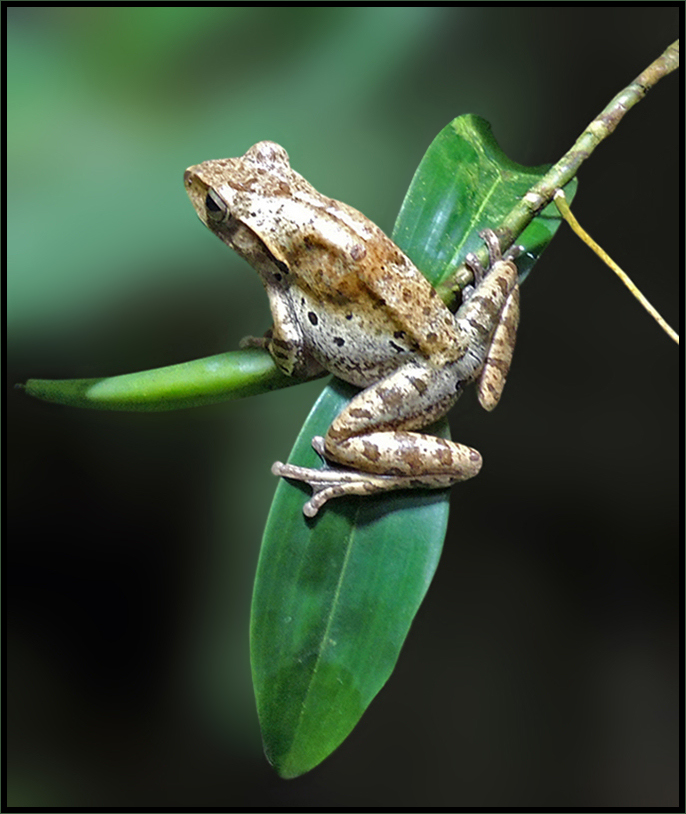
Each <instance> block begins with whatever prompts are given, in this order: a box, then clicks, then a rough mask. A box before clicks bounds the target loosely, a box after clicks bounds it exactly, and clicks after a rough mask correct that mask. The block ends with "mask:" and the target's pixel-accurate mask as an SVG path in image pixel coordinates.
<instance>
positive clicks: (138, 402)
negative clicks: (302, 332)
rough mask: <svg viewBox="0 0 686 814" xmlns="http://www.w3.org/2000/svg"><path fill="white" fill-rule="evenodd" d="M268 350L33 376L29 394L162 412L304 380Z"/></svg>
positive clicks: (81, 403)
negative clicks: (94, 373)
mask: <svg viewBox="0 0 686 814" xmlns="http://www.w3.org/2000/svg"><path fill="white" fill-rule="evenodd" d="M299 383H300V382H299V381H298V380H297V379H293V378H292V377H290V376H286V375H285V374H284V373H282V372H281V371H280V370H279V369H278V368H277V366H276V365H275V364H274V360H273V359H272V357H271V356H270V355H269V354H268V353H267V352H266V351H263V350H258V349H252V350H239V351H230V352H228V353H219V354H217V355H216V356H207V357H205V358H204V359H195V360H193V361H192V362H183V363H181V364H178V365H169V366H168V367H160V368H156V369H155V370H143V371H140V372H138V373H125V374H123V375H122V376H109V377H106V378H101V379H29V380H28V381H27V382H26V384H25V385H20V387H23V389H24V390H25V391H26V393H27V394H28V395H29V396H35V397H36V398H39V399H43V401H52V402H56V403H58V404H68V405H69V406H71V407H89V408H91V409H96V410H134V411H148V412H153V411H163V410H178V409H180V408H182V407H199V406H201V405H203V404H214V403H216V402H219V401H226V400H227V399H237V398H245V397H246V396H255V395H257V394H258V393H265V392H267V391H269V390H276V389H278V388H280V387H290V386H292V385H294V384H299Z"/></svg>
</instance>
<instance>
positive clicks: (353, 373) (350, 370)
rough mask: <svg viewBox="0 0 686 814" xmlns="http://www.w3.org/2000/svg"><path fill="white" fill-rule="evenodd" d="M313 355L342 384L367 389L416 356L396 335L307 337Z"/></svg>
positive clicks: (417, 353) (365, 334)
mask: <svg viewBox="0 0 686 814" xmlns="http://www.w3.org/2000/svg"><path fill="white" fill-rule="evenodd" d="M310 341H311V347H312V355H313V356H314V357H315V358H316V360H317V361H318V362H319V364H320V365H322V367H324V368H326V369H327V370H328V371H330V372H331V373H333V374H334V376H338V378H339V379H343V381H346V382H350V384H354V385H357V386H358V387H368V386H369V385H370V384H374V382H378V381H379V380H380V379H383V378H384V377H385V376H388V375H389V374H390V373H392V372H393V371H394V370H397V369H398V368H399V367H402V366H403V365H405V364H407V363H408V362H410V361H412V360H416V359H417V358H418V357H420V358H423V357H422V355H421V354H420V353H419V351H417V350H414V349H412V348H410V347H409V345H408V343H407V341H405V340H404V339H403V338H402V337H399V336H391V337H388V336H386V335H374V334H371V335H369V334H367V333H361V332H354V331H353V332H348V333H347V334H345V335H340V333H339V334H329V333H325V332H323V331H322V332H321V333H319V334H316V335H314V336H311V337H310Z"/></svg>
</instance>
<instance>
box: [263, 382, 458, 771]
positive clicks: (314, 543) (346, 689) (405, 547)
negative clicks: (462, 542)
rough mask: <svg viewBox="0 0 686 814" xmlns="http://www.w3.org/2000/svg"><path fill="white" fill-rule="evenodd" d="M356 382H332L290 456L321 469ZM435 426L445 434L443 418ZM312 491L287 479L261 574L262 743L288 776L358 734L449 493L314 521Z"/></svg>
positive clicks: (377, 501)
mask: <svg viewBox="0 0 686 814" xmlns="http://www.w3.org/2000/svg"><path fill="white" fill-rule="evenodd" d="M354 393H355V389H354V388H353V387H351V386H350V385H346V384H344V383H342V382H339V381H337V380H334V381H333V382H332V383H331V384H330V385H328V386H327V387H326V389H325V390H324V392H323V393H322V395H321V396H320V397H319V400H318V401H317V403H316V404H315V406H314V408H313V409H312V412H311V413H310V416H309V418H308V419H307V421H306V422H305V425H304V427H303V429H302V431H301V433H300V435H299V437H298V440H297V441H296V443H295V447H294V450H293V454H292V456H291V460H298V461H301V462H302V464H303V465H305V466H318V465H319V459H318V458H317V455H316V454H315V452H314V451H313V450H312V447H311V440H312V436H313V435H318V434H319V435H321V434H322V433H324V432H326V429H327V427H328V424H329V416H330V415H332V414H334V415H335V414H336V413H338V412H339V411H340V410H341V408H342V407H343V406H344V405H345V404H346V402H347V401H348V399H349V398H350V397H351V396H352V395H354ZM433 431H434V432H435V433H436V434H439V435H442V436H443V437H447V422H446V421H445V420H444V421H442V422H441V423H440V426H439V427H438V428H436V427H434V428H433ZM308 493H309V489H306V488H305V487H304V486H303V487H302V488H301V487H300V486H295V485H294V484H292V483H289V482H288V481H284V480H282V481H281V482H280V483H279V485H278V487H277V493H276V498H275V500H274V504H273V506H272V510H271V512H270V514H269V518H268V520H267V527H266V530H265V536H264V543H263V546H262V550H261V553H260V559H259V564H258V567H257V577H256V579H255V590H254V595H253V605H252V621H251V643H250V648H251V661H252V669H253V683H254V686H255V696H256V700H257V711H258V715H259V719H260V726H261V729H262V735H263V740H264V746H265V752H266V755H267V757H268V759H269V761H270V762H271V763H272V765H273V766H274V768H275V769H276V770H277V772H278V773H279V774H280V775H281V776H282V777H296V776H297V775H300V774H303V773H304V772H307V771H309V770H310V769H312V768H314V766H316V765H317V764H318V763H320V762H321V761H322V760H323V759H324V758H325V757H327V755H329V754H330V753H331V752H332V751H333V750H334V749H335V748H336V747H337V746H338V745H339V744H340V743H341V741H343V740H344V739H345V737H346V736H347V735H348V734H349V732H350V731H351V730H352V728H353V727H354V726H355V724H356V723H357V721H358V720H359V718H360V716H361V715H362V713H363V712H364V710H365V709H366V707H367V706H368V704H369V703H370V701H371V700H372V698H374V696H375V695H376V694H377V692H378V691H379V690H380V689H381V687H382V686H383V685H384V683H385V682H386V680H387V679H388V677H389V676H390V674H391V672H392V671H393V667H394V666H395V663H396V660H397V658H398V654H399V653H400V648H401V647H402V644H403V642H404V640H405V637H406V635H407V631H408V629H409V627H410V624H411V622H412V619H413V618H414V615H415V613H416V612H417V609H418V608H419V605H420V603H421V601H422V599H423V598H424V594H425V593H426V591H427V588H428V587H429V583H430V582H431V579H432V577H433V574H434V571H435V570H436V566H437V564H438V559H439V556H440V553H441V547H442V544H443V539H444V537H445V529H446V524H447V521H448V502H447V500H446V499H445V490H441V491H440V492H427V493H424V494H419V493H417V492H404V493H395V494H394V493H389V494H386V495H379V496H373V497H369V498H365V499H364V500H357V499H355V498H339V499H338V500H335V501H333V502H331V503H329V504H327V506H326V507H325V509H322V510H321V511H320V512H319V515H318V516H317V517H315V518H314V519H312V520H306V519H305V518H304V516H303V514H302V507H303V503H304V502H305V499H306V496H307V494H308Z"/></svg>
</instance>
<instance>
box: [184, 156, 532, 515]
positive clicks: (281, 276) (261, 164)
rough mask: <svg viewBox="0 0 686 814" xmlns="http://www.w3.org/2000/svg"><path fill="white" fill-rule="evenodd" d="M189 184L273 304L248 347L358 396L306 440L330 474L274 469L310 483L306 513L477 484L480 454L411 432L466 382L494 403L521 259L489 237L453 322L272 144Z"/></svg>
mask: <svg viewBox="0 0 686 814" xmlns="http://www.w3.org/2000/svg"><path fill="white" fill-rule="evenodd" d="M184 180H185V185H186V190H187V192H188V195H189V196H190V199H191V202H192V203H193V206H194V207H195V210H196V212H197V214H198V216H199V217H200V220H201V221H202V222H203V223H204V224H205V225H206V226H207V228H208V229H210V231H212V232H214V234H215V235H217V237H219V238H220V239H221V240H222V241H223V242H224V243H226V244H227V246H230V247H231V248H232V249H234V250H235V251H236V252H238V254H239V255H241V257H243V258H245V260H247V261H248V263H249V264H250V265H251V266H252V267H253V268H254V269H255V270H256V271H257V273H258V274H259V276H260V279H261V281H262V284H263V285H264V288H265V290H266V292H267V296H268V298H269V304H270V308H271V312H272V317H273V319H274V324H273V326H272V328H271V329H270V330H269V331H268V332H267V333H266V334H265V337H264V338H261V339H255V338H250V337H249V338H248V342H247V344H251V345H258V346H261V347H264V348H266V349H267V350H268V351H269V353H270V354H271V355H272V357H273V359H274V361H275V362H276V364H277V365H278V366H279V368H280V369H281V370H282V371H283V372H284V373H286V374H288V375H289V376H299V377H313V376H316V375H321V374H322V373H324V372H326V371H328V372H330V373H333V374H334V375H335V376H338V377H339V378H341V379H343V380H344V381H347V382H350V383H351V384H353V385H356V386H357V387H360V388H362V391H361V392H360V393H358V394H357V395H356V396H355V397H354V398H353V399H352V400H351V401H350V403H349V404H348V405H347V407H345V408H344V409H343V410H342V412H341V413H340V414H339V415H338V417H337V418H336V419H334V421H333V422H332V423H331V426H330V427H329V429H328V431H327V433H326V435H325V436H324V437H321V436H316V437H315V438H313V440H312V445H313V447H314V448H315V450H316V451H317V452H318V453H319V455H320V456H321V457H322V458H323V460H324V467H323V468H322V469H308V468H304V467H297V466H292V465H290V464H283V463H281V462H279V461H277V462H276V463H275V464H274V466H273V467H272V471H273V472H274V474H275V475H278V476H283V477H285V478H289V479H295V480H299V481H304V482H305V483H307V484H309V485H310V487H311V488H312V490H313V495H312V498H311V499H310V500H308V501H307V503H305V505H304V508H303V512H304V514H305V515H306V516H308V517H313V516H314V515H316V514H317V512H318V511H319V509H320V508H321V507H322V506H323V505H324V503H326V501H328V500H330V499H331V498H334V497H339V496H341V495H368V494H372V493H375V492H385V491H389V490H393V489H407V488H409V489H412V488H424V489H441V488H444V487H447V486H450V485H452V484H454V483H456V482H458V481H462V480H466V479H467V478H471V477H473V476H474V475H476V474H477V473H478V472H479V470H480V469H481V463H482V460H481V455H480V454H479V452H477V450H475V449H472V448H471V447H468V446H465V445H463V444H458V443H454V442H452V441H447V440H445V439H442V438H436V437H435V436H432V435H427V434H424V433H422V432H417V430H421V428H422V427H425V426H427V425H428V424H431V423H432V422H434V421H436V420H437V419H438V418H440V417H441V416H443V415H444V414H445V413H446V412H447V411H448V410H449V409H450V408H451V407H452V405H453V404H454V403H455V401H456V399H457V398H458V396H459V395H460V392H461V391H462V389H463V388H464V386H465V385H467V384H469V383H471V382H475V383H476V385H477V388H478V397H479V402H480V404H481V405H482V407H484V408H485V409H486V410H491V409H493V407H495V405H496V404H497V403H498V400H499V399H500V395H501V393H502V390H503V386H504V384H505V378H506V376H507V372H508V370H509V367H510V361H511V359H512V351H513V349H514V340H515V335H516V331H517V324H518V321H519V288H518V285H517V267H516V265H515V263H514V262H513V256H514V254H513V253H509V254H507V255H505V257H502V256H501V253H500V244H499V242H498V238H497V236H496V235H495V233H494V232H492V231H485V232H483V233H482V237H483V238H484V240H485V241H486V243H487V246H488V249H489V257H490V263H489V268H488V269H487V270H485V269H483V268H482V267H481V266H480V264H479V263H478V261H477V260H476V257H475V256H473V255H472V256H470V257H469V258H468V263H469V265H470V268H471V269H472V271H473V273H474V278H475V279H474V285H473V286H471V287H469V289H470V290H465V291H464V292H463V301H462V304H461V306H460V308H459V309H458V311H457V312H456V313H455V314H453V313H452V312H451V311H450V310H449V309H448V308H447V307H446V306H445V305H444V304H443V302H442V301H441V299H440V297H438V295H437V294H436V291H435V289H434V288H433V287H432V286H431V284H430V283H429V282H428V280H427V279H426V278H425V277H424V276H423V275H422V273H421V272H420V271H419V270H418V269H417V268H416V267H415V266H414V264H413V263H412V261H411V260H410V259H409V258H408V257H407V256H406V255H405V254H403V252H402V251H401V250H400V249H399V248H398V247H397V246H396V245H395V244H394V243H393V242H392V241H391V240H390V239H389V238H388V237H387V236H386V235H385V234H384V233H383V232H382V231H381V229H379V228H378V227H377V226H376V225H375V224H373V223H372V222H371V221H370V220H368V219H367V218H366V217H365V216H364V215H363V214H362V213H360V212H358V211H357V210H356V209H353V208H352V207H351V206H348V205H347V204H344V203H341V202H340V201H336V200H334V199H333V198H328V197H326V196H325V195H322V194H321V193H319V192H317V190H316V189H314V187H313V186H311V184H309V183H308V182H307V181H306V180H305V179H304V178H303V177H302V176H301V175H299V174H298V173H297V172H295V171H294V170H292V169H291V167H290V163H289V159H288V154H287V153H286V151H285V150H284V148H283V147H281V146H279V145H278V144H274V143H273V142H269V141H261V142H259V143H258V144H255V145H254V146H253V147H251V148H250V149H249V150H248V151H247V152H246V153H245V155H243V156H241V157H240V158H225V159H218V160H213V161H205V162H203V163H202V164H197V165H196V166H193V167H190V168H189V169H187V170H186V173H185V176H184ZM244 346H245V343H244Z"/></svg>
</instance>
